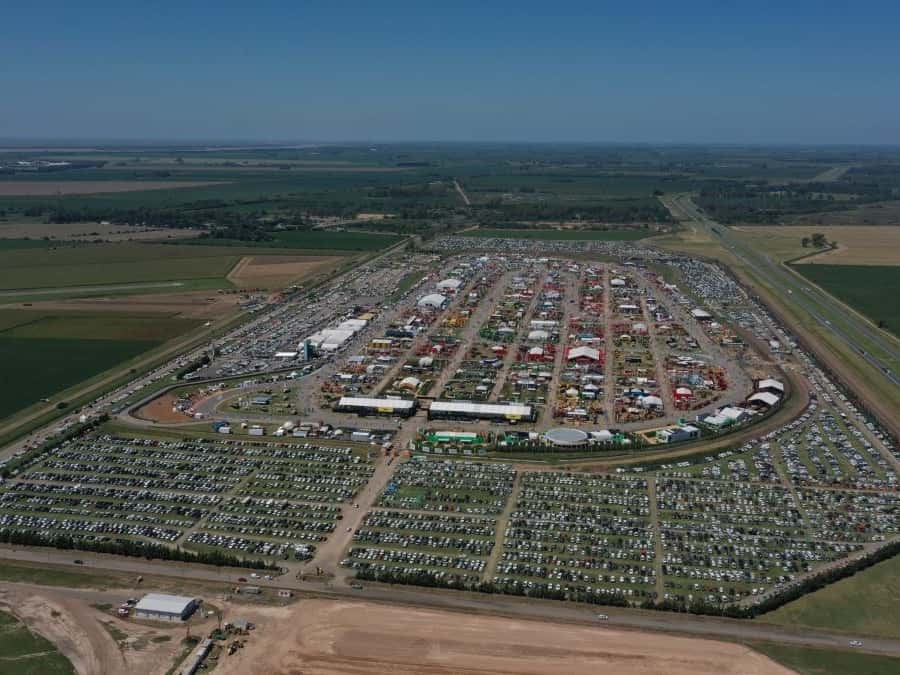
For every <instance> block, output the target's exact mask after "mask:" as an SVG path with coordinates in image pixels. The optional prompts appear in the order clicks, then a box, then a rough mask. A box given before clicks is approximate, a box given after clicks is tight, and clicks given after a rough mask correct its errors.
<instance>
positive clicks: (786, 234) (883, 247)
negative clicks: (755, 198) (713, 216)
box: [732, 224, 900, 265]
mask: <svg viewBox="0 0 900 675" xmlns="http://www.w3.org/2000/svg"><path fill="white" fill-rule="evenodd" d="M732 230H733V231H734V232H735V233H736V234H737V235H738V237H739V238H741V239H742V240H744V241H745V242H746V243H747V244H749V245H750V246H752V247H753V248H755V249H757V250H759V251H762V252H764V253H767V254H769V255H771V256H772V257H773V258H774V259H776V260H791V259H793V258H798V257H800V256H811V257H809V258H805V259H804V260H803V261H802V264H804V265H900V227H878V226H866V225H828V226H821V225H815V224H812V225H808V226H794V225H752V226H735V227H732ZM814 232H819V233H821V234H824V235H825V239H826V240H827V241H829V242H836V243H837V248H836V249H834V250H821V249H816V248H813V247H812V246H808V247H806V248H804V247H803V244H802V241H803V238H804V237H811V236H812V234H813V233H814ZM817 251H818V253H817ZM813 254H815V255H813ZM798 262H799V261H798Z"/></svg>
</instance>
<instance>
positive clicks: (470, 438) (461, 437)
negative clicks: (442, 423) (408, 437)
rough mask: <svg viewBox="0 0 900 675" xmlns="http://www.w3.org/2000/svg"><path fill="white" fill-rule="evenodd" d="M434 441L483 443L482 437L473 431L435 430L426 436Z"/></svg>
mask: <svg viewBox="0 0 900 675" xmlns="http://www.w3.org/2000/svg"><path fill="white" fill-rule="evenodd" d="M426 438H427V439H428V440H429V441H431V442H432V443H481V442H482V438H481V436H479V435H478V434H476V433H473V432H471V431H434V432H432V433H430V434H428V435H427V436H426Z"/></svg>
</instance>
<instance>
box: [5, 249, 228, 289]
mask: <svg viewBox="0 0 900 675" xmlns="http://www.w3.org/2000/svg"><path fill="white" fill-rule="evenodd" d="M240 255H241V252H239V251H232V250H225V251H223V250H222V249H218V250H208V249H207V250H204V249H199V248H195V247H184V246H175V245H173V246H167V245H164V244H158V245H157V244H137V243H124V244H96V245H75V246H73V245H57V246H56V247H54V248H51V249H43V248H42V249H36V248H34V249H27V248H26V249H18V250H9V249H6V250H0V268H2V269H3V274H2V275H0V290H14V289H33V288H34V289H36V288H64V287H70V286H89V285H102V284H129V283H140V282H169V281H185V280H189V281H197V280H219V282H218V285H219V286H228V285H229V284H228V282H227V281H226V280H225V276H226V275H227V274H228V272H229V271H230V270H231V268H232V267H234V265H235V264H236V263H237V261H238V260H239V259H240ZM213 285H215V284H213ZM207 287H209V285H207Z"/></svg>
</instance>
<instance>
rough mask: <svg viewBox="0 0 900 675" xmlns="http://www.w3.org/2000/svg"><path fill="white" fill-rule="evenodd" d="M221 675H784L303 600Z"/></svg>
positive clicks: (735, 656)
mask: <svg viewBox="0 0 900 675" xmlns="http://www.w3.org/2000/svg"><path fill="white" fill-rule="evenodd" d="M216 672H218V673H222V675H229V674H231V675H263V674H265V675H270V674H273V673H284V674H294V673H296V674H299V673H303V674H304V675H313V674H316V675H362V674H368V673H379V674H380V673H397V674H412V673H423V674H424V673H515V674H521V675H537V674H540V673H566V674H568V675H581V674H584V675H588V674H590V675H594V673H600V672H606V673H617V674H623V675H625V674H636V675H643V674H647V675H649V674H650V673H653V674H657V673H666V674H667V675H682V674H683V675H704V674H707V673H708V674H710V675H713V674H715V675H727V674H729V673H733V674H735V675H737V674H740V675H787V674H789V673H791V672H792V671H790V670H788V669H787V668H784V667H782V666H780V665H778V664H777V663H775V662H774V661H771V660H770V659H768V658H767V657H765V656H763V655H761V654H759V653H757V652H754V651H753V650H751V649H748V648H747V647H743V646H741V645H735V644H729V643H725V642H716V641H713V640H699V639H690V638H682V637H673V636H669V635H656V634H649V633H638V632H632V631H620V630H615V629H611V628H606V627H602V628H601V627H598V628H589V627H579V626H571V625H558V624H552V623H547V622H542V621H527V620H519V619H501V618H493V617H484V616H470V617H467V618H461V616H460V615H459V614H454V613H449V612H441V611H435V610H423V609H410V608H404V607H397V608H393V607H387V606H382V605H374V604H369V603H364V602H346V601H327V600H304V601H302V602H300V603H298V604H297V605H296V606H295V607H294V609H293V612H292V615H291V616H289V617H288V618H287V619H284V620H273V621H272V622H271V623H270V624H268V625H267V624H266V623H262V624H261V625H260V627H259V629H258V630H257V631H255V632H254V633H253V634H252V636H251V637H250V639H249V640H248V642H247V646H246V647H245V648H244V649H243V650H241V651H239V652H238V653H237V654H236V655H234V656H230V657H225V658H224V659H223V661H222V663H221V665H220V666H219V667H217V669H216Z"/></svg>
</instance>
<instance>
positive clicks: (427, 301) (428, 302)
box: [418, 293, 447, 309]
mask: <svg viewBox="0 0 900 675" xmlns="http://www.w3.org/2000/svg"><path fill="white" fill-rule="evenodd" d="M446 302H447V298H446V296H443V295H441V294H440V293H429V294H428V295H426V296H423V297H422V298H420V299H419V302H418V305H419V307H436V308H438V309H440V308H441V307H443V306H444V305H445V304H446Z"/></svg>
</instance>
